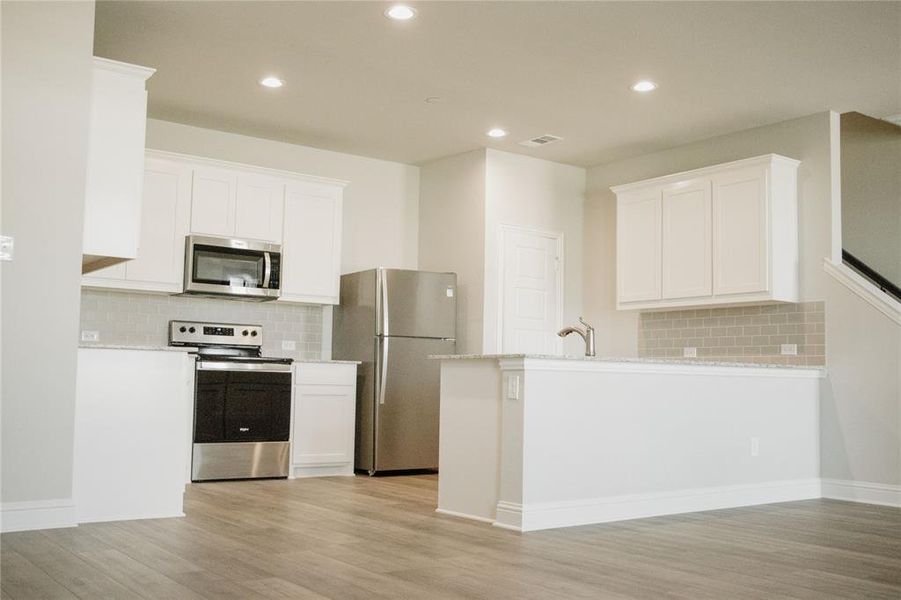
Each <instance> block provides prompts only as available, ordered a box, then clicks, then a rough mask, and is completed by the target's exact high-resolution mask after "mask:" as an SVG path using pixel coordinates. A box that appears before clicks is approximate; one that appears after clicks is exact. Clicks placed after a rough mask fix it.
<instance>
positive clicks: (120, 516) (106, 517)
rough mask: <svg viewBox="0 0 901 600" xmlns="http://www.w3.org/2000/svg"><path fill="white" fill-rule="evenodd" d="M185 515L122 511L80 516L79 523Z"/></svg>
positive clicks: (179, 512)
mask: <svg viewBox="0 0 901 600" xmlns="http://www.w3.org/2000/svg"><path fill="white" fill-rule="evenodd" d="M183 516H185V513H183V512H181V511H177V512H163V513H156V514H153V513H141V514H135V513H122V514H117V515H103V516H98V515H94V516H88V517H79V518H78V522H79V523H109V522H110V521H143V520H145V519H173V518H178V517H183Z"/></svg>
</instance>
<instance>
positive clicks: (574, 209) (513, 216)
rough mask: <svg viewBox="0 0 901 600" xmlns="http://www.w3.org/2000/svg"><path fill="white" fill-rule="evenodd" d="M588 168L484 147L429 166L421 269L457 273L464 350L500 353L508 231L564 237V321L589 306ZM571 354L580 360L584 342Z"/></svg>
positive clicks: (572, 345) (574, 344)
mask: <svg viewBox="0 0 901 600" xmlns="http://www.w3.org/2000/svg"><path fill="white" fill-rule="evenodd" d="M584 195H585V169H582V168H580V167H572V166H569V165H563V164H559V163H553V162H549V161H546V160H541V159H537V158H531V157H528V156H520V155H518V154H510V153H508V152H500V151H497V150H491V149H479V150H474V151H472V152H467V153H464V154H459V155H456V156H450V157H447V158H442V159H439V160H436V161H433V162H430V163H427V164H425V165H423V166H422V194H421V197H420V229H419V239H420V242H419V264H420V268H423V269H429V270H447V271H454V272H456V273H457V274H458V276H459V277H460V282H461V284H462V289H461V297H460V301H459V304H460V305H461V308H460V309H459V310H458V319H459V320H458V328H457V329H458V337H459V339H460V341H458V343H457V351H458V352H460V353H463V354H481V353H494V352H497V351H498V339H497V323H498V296H499V294H498V243H499V228H500V226H501V225H514V226H518V227H528V228H532V229H538V230H542V231H551V232H559V233H563V239H564V245H565V247H564V263H565V266H564V269H565V270H564V303H563V318H564V321H565V322H567V323H573V324H575V323H577V319H578V317H579V315H580V314H581V308H582V202H583V200H584ZM564 348H565V351H566V352H567V353H572V354H581V353H583V352H584V350H585V347H584V345H583V343H582V341H581V340H580V339H576V338H573V337H572V336H571V338H570V339H567V340H566V342H565V345H564Z"/></svg>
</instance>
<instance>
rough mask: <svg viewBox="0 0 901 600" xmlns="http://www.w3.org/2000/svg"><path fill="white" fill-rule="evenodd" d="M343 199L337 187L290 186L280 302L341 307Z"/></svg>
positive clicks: (283, 247) (286, 205)
mask: <svg viewBox="0 0 901 600" xmlns="http://www.w3.org/2000/svg"><path fill="white" fill-rule="evenodd" d="M342 198H343V189H342V188H341V187H338V186H335V185H330V184H320V183H304V182H297V183H290V184H288V187H287V190H286V193H285V213H284V231H283V242H282V283H281V287H282V292H281V296H280V298H279V301H280V302H281V301H288V302H309V303H315V304H338V299H339V286H340V277H341V220H342V213H341V210H342Z"/></svg>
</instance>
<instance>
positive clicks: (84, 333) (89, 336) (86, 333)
mask: <svg viewBox="0 0 901 600" xmlns="http://www.w3.org/2000/svg"><path fill="white" fill-rule="evenodd" d="M81 341H82V342H99V341H100V332H99V331H91V330H89V329H82V330H81Z"/></svg>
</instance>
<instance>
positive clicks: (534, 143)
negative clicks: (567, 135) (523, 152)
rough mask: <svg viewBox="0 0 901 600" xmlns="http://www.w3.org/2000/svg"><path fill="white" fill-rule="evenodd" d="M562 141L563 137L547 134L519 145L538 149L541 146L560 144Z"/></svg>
mask: <svg viewBox="0 0 901 600" xmlns="http://www.w3.org/2000/svg"><path fill="white" fill-rule="evenodd" d="M562 139H563V138H562V137H559V136H556V135H551V134H549V133H545V134H544V135H539V136H538V137H533V138H532V139H531V140H525V141H522V142H520V143H519V145H520V146H525V147H527V148H538V147H539V146H547V145H548V144H553V143H554V142H559V141H560V140H562Z"/></svg>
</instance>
